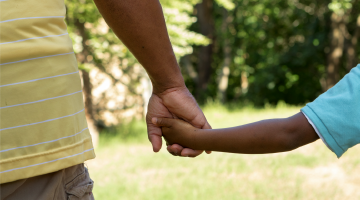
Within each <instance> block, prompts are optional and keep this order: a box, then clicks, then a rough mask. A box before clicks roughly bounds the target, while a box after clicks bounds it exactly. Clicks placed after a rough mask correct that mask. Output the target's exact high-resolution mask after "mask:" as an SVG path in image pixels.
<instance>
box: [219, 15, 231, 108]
mask: <svg viewBox="0 0 360 200" xmlns="http://www.w3.org/2000/svg"><path fill="white" fill-rule="evenodd" d="M229 23H231V17H229V15H228V11H227V10H226V9H225V8H223V20H222V24H221V32H222V33H223V34H226V33H227V27H228V25H229ZM223 53H224V62H223V64H222V67H221V72H220V74H219V77H218V93H217V95H218V99H219V100H220V101H221V102H222V103H225V102H226V90H227V88H228V83H229V74H230V64H231V48H230V41H229V37H226V36H225V37H224V44H223Z"/></svg>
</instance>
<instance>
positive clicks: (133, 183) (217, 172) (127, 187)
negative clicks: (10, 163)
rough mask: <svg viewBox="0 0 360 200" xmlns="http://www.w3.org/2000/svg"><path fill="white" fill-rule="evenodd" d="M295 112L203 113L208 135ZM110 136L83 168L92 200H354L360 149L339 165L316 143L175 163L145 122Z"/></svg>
mask: <svg viewBox="0 0 360 200" xmlns="http://www.w3.org/2000/svg"><path fill="white" fill-rule="evenodd" d="M299 110H300V107H289V106H286V105H279V106H277V107H273V108H271V107H268V108H266V109H255V108H243V109H241V108H232V109H231V108H230V109H229V108H226V107H222V106H219V105H211V106H207V107H205V108H204V112H205V114H206V116H207V118H208V120H209V122H210V124H211V125H212V126H213V128H219V127H228V126H237V125H241V124H244V123H250V122H254V121H258V120H262V119H267V118H282V117H288V116H291V115H293V114H295V113H297V112H299ZM116 131H122V132H118V133H117V134H116ZM116 131H113V132H111V131H110V133H106V134H103V135H102V136H101V145H100V147H99V149H97V151H96V153H97V158H96V159H94V160H91V161H88V162H87V166H88V168H89V171H90V173H91V176H92V178H93V179H94V181H95V188H94V194H95V197H96V199H100V200H102V199H106V200H118V199H129V200H132V199H134V200H135V199H139V200H152V199H154V200H161V199H174V200H176V199H186V200H188V199H194V200H195V199H196V200H202V199H206V200H215V199H216V200H217V199H226V200H228V199H229V200H232V199H234V200H235V199H236V200H238V199H247V200H248V199H256V200H258V199H263V200H269V199H276V200H278V199H280V200H281V199H284V200H288V199H304V200H305V199H306V200H311V199H319V200H328V199H339V200H340V199H341V200H342V199H354V200H355V199H360V190H359V187H360V174H359V173H358V171H359V169H360V157H359V156H358V153H357V152H359V150H360V146H358V147H355V148H353V149H351V150H349V151H348V152H347V153H345V155H344V156H343V157H342V158H341V159H340V160H338V159H337V158H336V156H335V154H333V153H332V152H330V151H329V150H328V149H327V148H326V146H325V145H324V144H323V143H322V142H321V141H317V142H315V143H313V144H309V145H306V146H304V147H302V148H299V149H297V150H295V151H292V152H287V153H279V154H269V155H240V154H225V153H217V152H213V153H212V154H210V155H206V154H203V155H201V156H199V157H197V158H194V159H192V158H179V157H173V156H171V155H170V154H168V153H167V152H166V150H165V149H164V148H163V149H162V150H161V151H160V152H159V153H157V154H155V153H153V152H152V148H151V145H150V143H149V142H145V141H147V136H146V127H145V124H144V123H141V122H132V124H127V125H125V126H123V127H120V128H118V129H117V130H116Z"/></svg>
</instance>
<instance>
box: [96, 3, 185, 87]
mask: <svg viewBox="0 0 360 200" xmlns="http://www.w3.org/2000/svg"><path fill="white" fill-rule="evenodd" d="M94 1H95V4H96V6H97V7H98V9H99V11H100V13H101V14H102V16H103V17H104V19H105V21H106V22H107V24H108V25H109V26H110V27H111V29H112V30H113V31H114V32H115V34H116V35H117V36H118V37H119V38H120V39H121V40H122V42H123V43H124V44H125V45H126V46H127V47H128V48H129V49H130V51H131V52H132V53H133V54H134V55H135V57H136V58H137V59H138V61H139V62H140V63H141V64H142V65H143V66H144V68H145V69H146V71H147V72H148V74H149V76H150V79H151V81H152V83H153V86H154V92H155V93H160V92H163V91H165V90H167V89H171V88H176V87H184V81H183V78H182V75H181V72H180V69H179V66H178V64H177V61H176V58H175V55H174V52H173V50H172V47H171V43H170V40H169V36H168V33H167V30H166V24H165V20H164V16H163V12H162V9H161V5H160V3H159V1H158V0H94Z"/></svg>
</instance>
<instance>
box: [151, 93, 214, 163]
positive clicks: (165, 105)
mask: <svg viewBox="0 0 360 200" xmlns="http://www.w3.org/2000/svg"><path fill="white" fill-rule="evenodd" d="M166 118H172V119H177V120H170V119H166ZM180 119H181V120H180ZM146 123H147V128H148V138H149V140H150V142H151V144H152V146H153V151H154V152H158V151H159V150H160V149H161V146H162V138H161V137H162V136H165V139H166V141H167V143H168V144H169V145H168V146H167V150H168V152H169V153H171V154H172V155H174V156H183V157H196V156H198V155H200V154H201V153H202V152H203V150H194V149H191V148H187V147H191V146H192V145H191V144H189V143H187V142H189V141H192V140H191V138H189V137H191V135H192V134H191V131H194V130H197V129H211V126H210V125H209V123H208V122H207V120H206V118H205V116H204V114H203V112H202V111H201V109H200V108H199V106H198V104H197V103H196V100H195V99H194V97H193V96H192V95H191V93H190V92H189V90H188V89H187V88H186V87H185V86H184V87H178V88H171V89H168V90H166V91H164V92H162V93H160V94H152V96H151V98H150V100H149V106H148V112H147V115H146ZM207 153H210V152H207Z"/></svg>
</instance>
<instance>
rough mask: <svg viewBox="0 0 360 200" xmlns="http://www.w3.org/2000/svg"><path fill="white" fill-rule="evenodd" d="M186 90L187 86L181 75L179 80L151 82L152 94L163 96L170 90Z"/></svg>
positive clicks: (170, 91)
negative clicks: (163, 82) (164, 82)
mask: <svg viewBox="0 0 360 200" xmlns="http://www.w3.org/2000/svg"><path fill="white" fill-rule="evenodd" d="M183 90H187V91H188V89H187V87H186V85H185V83H184V81H183V79H182V77H181V80H178V81H171V82H170V83H169V82H167V83H166V84H162V83H157V82H155V83H154V82H153V94H156V95H158V96H160V97H161V96H164V95H167V94H169V93H172V92H177V91H183Z"/></svg>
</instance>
